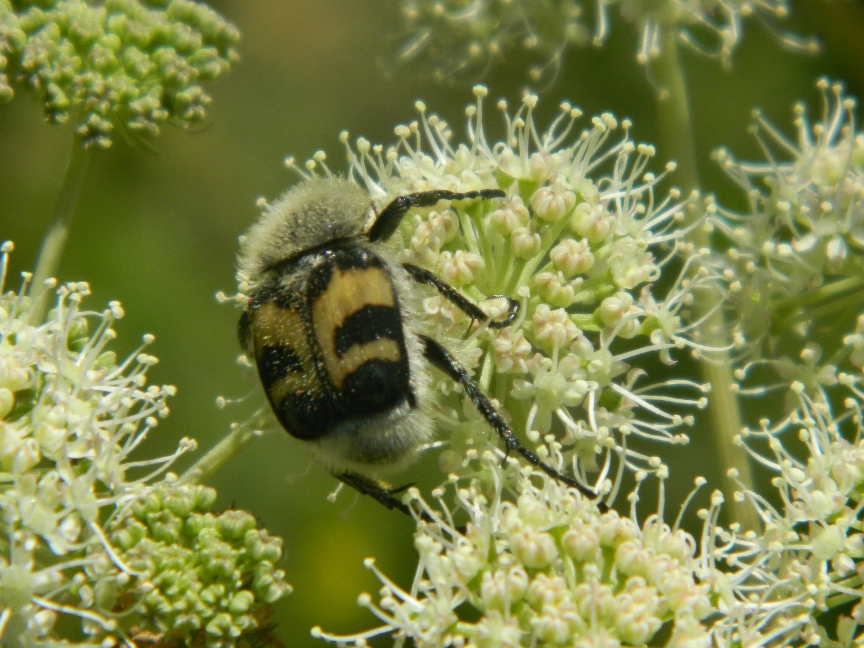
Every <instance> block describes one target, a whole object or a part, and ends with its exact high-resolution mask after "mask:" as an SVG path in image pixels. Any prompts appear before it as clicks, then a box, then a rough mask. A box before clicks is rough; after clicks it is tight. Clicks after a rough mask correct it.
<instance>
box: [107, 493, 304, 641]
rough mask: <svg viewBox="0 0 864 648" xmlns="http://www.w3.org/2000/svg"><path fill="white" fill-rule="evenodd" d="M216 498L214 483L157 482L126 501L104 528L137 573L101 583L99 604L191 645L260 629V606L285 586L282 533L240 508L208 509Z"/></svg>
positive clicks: (286, 588) (285, 590) (143, 629)
mask: <svg viewBox="0 0 864 648" xmlns="http://www.w3.org/2000/svg"><path fill="white" fill-rule="evenodd" d="M215 500H216V491H214V490H213V489H212V488H206V487H204V486H197V485H179V484H172V483H170V482H163V483H161V484H159V485H158V487H157V488H155V489H154V490H152V491H151V492H149V493H148V494H147V495H146V496H145V497H143V498H140V499H138V500H136V501H134V502H133V503H132V504H130V505H129V506H127V507H124V508H123V509H122V510H121V511H120V513H119V514H118V515H117V516H116V517H115V518H113V519H112V521H111V522H110V523H109V524H108V525H107V528H106V531H108V534H109V539H110V541H111V544H112V545H113V546H114V547H115V548H116V550H117V551H118V552H119V553H120V554H121V555H122V557H123V561H124V563H125V565H126V566H127V567H128V568H129V569H130V570H131V571H132V572H133V573H134V574H135V575H136V576H137V578H135V579H132V580H130V581H128V583H127V584H126V585H125V586H124V587H116V586H110V585H109V586H106V587H104V588H102V589H101V590H100V591H101V593H102V594H103V595H104V599H103V600H102V601H101V602H100V607H104V608H105V609H113V608H114V607H115V606H116V605H118V604H121V605H123V606H124V607H127V608H133V607H134V608H135V609H136V612H137V614H136V618H137V619H138V624H137V628H136V631H137V632H139V633H159V634H162V635H163V636H164V637H165V638H174V637H185V638H187V640H188V641H189V642H190V643H194V644H195V645H206V646H213V647H222V646H234V645H235V644H236V642H238V641H239V640H240V638H241V637H248V636H250V635H253V634H255V633H256V632H257V631H259V630H260V626H259V618H260V610H259V608H261V607H262V606H267V605H269V604H271V603H274V602H275V601H277V600H279V599H280V598H282V597H283V596H285V595H286V594H288V593H289V592H290V589H291V588H290V586H289V585H288V584H286V583H285V581H284V573H283V572H282V571H281V570H277V569H276V568H274V564H275V563H276V562H277V561H278V560H280V559H281V558H282V541H281V540H280V539H279V538H277V537H274V536H271V535H270V534H268V533H267V531H265V530H263V529H258V528H256V527H257V525H256V521H255V518H254V517H253V516H252V515H251V514H249V513H247V512H245V511H237V510H229V511H225V512H223V513H220V514H214V513H212V512H210V509H211V507H212V506H213V503H214V501H215ZM115 576H116V571H115V573H114V574H111V575H110V576H109V575H105V576H103V577H102V579H100V581H99V582H100V584H101V583H113V582H115V581H116V578H115ZM97 589H98V587H97Z"/></svg>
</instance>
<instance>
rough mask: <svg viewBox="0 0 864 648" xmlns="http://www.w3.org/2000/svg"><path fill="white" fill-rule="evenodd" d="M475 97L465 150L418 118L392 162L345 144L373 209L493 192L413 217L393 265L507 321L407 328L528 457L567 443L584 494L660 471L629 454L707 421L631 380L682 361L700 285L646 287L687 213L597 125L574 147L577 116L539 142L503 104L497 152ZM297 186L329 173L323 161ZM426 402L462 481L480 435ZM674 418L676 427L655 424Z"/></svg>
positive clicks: (686, 402) (452, 409) (441, 315)
mask: <svg viewBox="0 0 864 648" xmlns="http://www.w3.org/2000/svg"><path fill="white" fill-rule="evenodd" d="M475 94H476V96H477V103H476V104H474V105H471V106H469V107H468V110H467V114H468V137H467V140H466V141H465V142H464V143H461V144H459V143H455V142H454V141H453V137H452V132H451V131H450V129H449V128H448V126H447V124H446V123H445V122H444V121H443V120H441V119H440V118H438V117H437V116H435V115H427V113H426V108H425V106H424V105H423V104H422V103H418V104H417V107H418V110H419V111H420V114H421V120H420V121H418V122H412V123H411V124H409V125H405V126H399V127H397V128H396V130H395V132H396V135H397V137H398V143H397V144H396V145H394V146H391V147H388V148H386V149H385V148H384V147H383V146H377V145H376V146H373V145H371V144H370V143H369V142H368V141H366V140H365V139H363V138H360V139H358V140H357V141H356V144H355V145H354V146H351V145H350V144H349V142H348V135H347V134H343V137H342V139H343V141H344V142H345V143H346V146H348V158H349V165H350V166H349V175H350V176H351V177H352V178H353V179H354V180H355V181H356V182H357V183H358V184H360V185H361V186H365V187H366V188H367V189H368V190H369V192H370V193H371V195H372V197H373V199H374V200H376V201H379V202H380V203H386V202H388V201H389V200H390V199H391V198H392V197H394V196H396V195H397V194H400V193H407V192H412V191H423V190H428V189H448V190H452V191H459V192H465V191H474V190H479V189H489V188H501V189H503V190H504V191H505V192H506V193H507V196H506V198H504V199H503V200H500V201H494V202H493V201H474V202H472V203H470V204H466V205H464V206H463V207H460V206H456V205H454V206H452V207H451V208H450V209H445V210H437V209H434V208H431V209H421V210H415V211H414V212H412V213H410V214H409V215H408V216H407V217H406V218H405V219H404V220H403V222H402V226H401V229H400V230H399V231H398V233H397V236H396V237H395V238H397V239H398V240H397V241H396V246H397V247H400V248H401V258H402V259H404V260H405V261H406V262H410V263H413V264H417V265H420V266H423V267H425V268H428V269H429V270H431V271H433V272H436V273H437V274H439V275H440V276H442V277H443V278H446V279H448V280H449V281H451V282H452V283H454V284H455V285H457V286H458V287H459V289H460V291H462V292H463V293H464V294H465V295H467V296H468V297H470V298H471V299H473V300H474V301H476V302H477V303H479V304H480V305H481V307H482V308H484V309H485V310H486V312H487V313H489V314H490V315H492V316H496V314H499V315H500V313H502V312H504V311H503V310H502V309H505V308H506V302H505V301H504V300H501V299H500V298H495V297H493V296H494V295H508V296H512V297H513V298H516V299H518V300H519V302H520V307H521V313H520V315H519V317H518V318H517V320H516V321H515V322H514V323H513V324H512V325H511V326H509V327H508V328H505V329H502V330H499V331H493V330H490V329H488V328H486V327H483V326H477V325H472V324H471V323H470V322H468V321H467V318H466V317H465V315H464V314H463V313H461V311H459V310H458V309H456V308H455V307H453V306H452V304H450V303H449V302H448V301H446V300H445V299H443V298H442V297H441V296H439V295H429V296H428V297H426V298H425V299H423V300H422V303H418V304H416V305H415V309H416V310H418V311H419V312H420V313H421V317H420V320H422V321H421V323H420V326H422V327H423V329H424V333H426V334H428V335H430V336H432V337H434V338H435V339H442V340H444V341H445V343H446V345H447V347H448V348H451V349H452V350H453V351H454V352H455V353H456V354H457V355H458V357H459V358H460V360H461V362H462V363H463V364H464V365H466V366H467V367H469V368H470V369H472V370H473V371H474V372H475V376H476V380H477V382H478V383H479V385H480V387H481V388H482V389H483V390H484V391H485V392H486V393H487V394H489V395H490V396H491V397H493V398H495V399H496V400H497V402H498V404H499V406H500V407H501V409H502V410H503V411H504V412H506V416H508V417H509V418H510V420H511V421H512V425H513V427H514V429H516V430H517V431H521V432H523V433H524V434H525V435H526V436H527V437H528V438H529V439H531V440H532V441H533V442H535V443H536V442H538V440H539V439H540V437H541V436H543V435H547V434H549V433H551V434H553V438H555V439H557V440H558V441H559V442H560V443H564V444H567V446H568V455H567V457H568V459H567V461H568V463H569V462H573V461H574V459H575V458H576V457H579V458H580V459H581V463H578V464H576V465H575V468H576V469H577V474H580V475H582V476H583V478H585V470H586V469H587V470H597V469H599V473H598V476H597V478H596V479H595V480H594V485H593V488H594V489H595V490H598V491H599V490H600V489H601V487H602V485H603V482H604V480H605V479H606V478H607V477H609V476H610V475H612V474H614V471H615V470H616V468H614V467H613V463H612V462H613V457H621V458H622V459H623V461H622V462H621V463H620V464H619V466H618V468H617V469H619V470H623V468H624V466H625V465H626V466H629V467H631V468H639V469H644V470H655V469H656V468H657V467H658V466H659V461H656V460H654V459H653V458H652V457H649V456H647V455H645V454H642V453H641V452H640V451H637V450H636V449H635V448H631V447H629V445H628V442H627V439H628V438H629V437H631V436H633V437H641V438H647V439H654V440H663V441H666V442H672V443H679V442H685V441H686V436H684V435H683V434H682V433H681V432H680V430H681V428H682V426H683V425H685V424H689V423H690V422H692V417H690V416H689V415H683V414H680V413H679V411H680V410H681V409H682V408H690V407H693V406H700V407H701V406H703V405H704V396H703V395H702V392H703V387H702V386H701V385H698V384H696V383H693V382H690V381H687V380H660V381H656V382H652V381H650V380H648V379H647V377H646V374H645V372H644V371H643V370H640V369H639V365H640V363H641V361H642V359H643V358H648V357H653V358H658V359H660V360H661V361H663V362H666V363H671V362H672V359H671V352H672V351H674V350H675V349H676V348H681V347H687V346H688V345H690V344H691V342H690V329H689V326H688V325H687V324H686V323H685V320H684V319H683V318H682V314H683V313H682V311H685V312H686V309H687V305H688V304H689V303H690V301H691V300H692V298H693V293H694V291H696V290H699V288H700V286H701V285H702V284H703V282H704V281H708V279H707V278H706V277H704V276H701V275H697V277H696V278H695V280H694V279H688V278H686V275H687V273H686V269H685V271H683V272H681V273H680V275H679V276H678V277H677V279H676V280H674V281H671V282H670V286H671V287H670V288H669V289H668V292H666V294H665V295H663V296H660V295H658V294H656V292H655V288H654V282H655V281H656V280H657V279H658V278H659V277H660V275H661V273H662V272H663V271H664V269H665V268H667V267H671V266H669V261H670V259H671V258H672V257H673V256H674V255H675V254H676V252H677V251H678V250H679V248H680V249H681V250H683V249H684V247H682V246H684V243H683V242H682V240H683V236H684V234H685V233H686V228H685V227H684V226H683V225H681V223H682V222H683V221H684V211H685V210H686V209H688V208H689V207H690V205H691V204H693V202H694V201H695V200H696V196H691V197H689V198H686V199H682V198H681V197H680V196H679V194H678V192H677V191H674V190H673V191H672V192H670V193H669V194H668V195H666V196H658V195H656V193H655V187H656V185H657V183H658V182H660V181H661V179H662V178H663V177H664V176H665V174H666V173H667V172H668V171H669V170H671V169H672V168H673V165H669V166H668V167H667V170H666V171H664V172H663V173H661V174H660V175H655V174H654V173H651V172H649V171H648V170H647V168H648V165H649V163H650V162H651V159H652V158H653V156H654V150H653V148H652V147H651V146H648V145H645V144H636V143H634V142H633V141H632V140H631V139H630V137H629V128H630V124H629V122H626V121H625V122H623V124H619V123H618V121H617V120H616V119H615V118H614V117H613V116H612V115H609V114H604V115H602V116H600V117H596V118H594V119H593V120H592V123H591V125H590V127H589V128H587V129H586V130H584V131H582V132H581V133H577V132H576V130H575V123H576V120H577V119H578V118H579V117H580V115H581V113H580V111H579V110H578V109H575V108H573V107H572V106H570V105H569V104H563V105H562V106H561V113H560V114H559V116H558V117H557V118H556V119H555V120H554V121H553V122H552V123H551V124H550V126H549V127H548V128H547V129H546V130H545V131H544V130H541V129H540V128H539V127H538V126H537V125H536V124H535V122H534V118H533V111H534V107H535V105H536V102H537V98H536V97H534V96H532V95H528V96H526V97H525V99H524V100H523V104H522V106H521V107H520V108H519V109H518V110H517V111H516V112H515V113H511V112H510V111H509V109H508V107H507V105H506V103H504V102H501V103H500V104H499V109H500V110H501V112H502V114H503V117H504V121H505V125H506V134H505V136H504V137H503V138H502V140H501V141H497V142H496V141H491V140H489V139H488V138H487V135H486V131H485V124H484V116H483V112H484V108H483V99H484V97H485V96H486V90H485V88H483V87H478V88H476V89H475ZM619 131H621V134H620V135H618V137H617V139H615V140H613V137H615V136H616V134H617V132H619ZM289 162H290V163H291V164H293V161H289ZM307 169H308V170H309V171H311V172H313V173H314V172H317V170H318V169H321V170H322V171H321V172H323V173H325V174H329V173H330V171H329V169H328V168H327V166H326V165H325V164H324V154H323V153H321V154H318V155H316V156H315V158H314V159H313V160H311V161H310V162H309V163H308V164H307ZM691 257H694V255H692V254H691ZM688 263H689V262H688ZM675 272H678V270H676V271H675ZM466 327H468V329H469V331H470V335H469V336H468V338H467V339H466V340H463V339H462V338H463V337H464V331H465V329H466ZM437 389H438V390H439V392H440V396H441V398H440V408H439V412H440V421H441V424H440V427H442V428H443V429H444V430H445V432H447V433H449V435H450V443H451V451H444V452H443V453H442V454H441V459H440V461H441V466H442V469H444V470H445V471H446V472H448V473H449V472H452V471H454V470H457V469H461V468H460V466H461V465H462V462H463V459H464V457H465V453H464V452H462V449H463V448H467V447H471V446H478V447H480V448H481V449H482V447H483V445H484V443H485V442H486V440H487V439H488V426H486V425H484V424H483V423H482V421H480V420H479V419H475V420H473V421H471V422H470V424H468V425H465V424H463V415H462V412H463V402H464V401H463V396H462V395H461V394H456V393H453V390H452V385H451V384H450V383H449V382H448V381H443V380H439V384H438V387H437ZM670 403H674V404H675V406H676V411H675V412H667V411H666V410H665V409H664V407H665V405H666V404H670ZM469 409H470V408H469ZM490 441H491V440H490ZM493 443H494V442H493ZM540 450H541V452H544V453H545V452H547V450H546V449H545V448H541V449H540ZM616 479H617V478H616ZM612 497H614V494H613V495H612Z"/></svg>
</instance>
